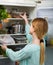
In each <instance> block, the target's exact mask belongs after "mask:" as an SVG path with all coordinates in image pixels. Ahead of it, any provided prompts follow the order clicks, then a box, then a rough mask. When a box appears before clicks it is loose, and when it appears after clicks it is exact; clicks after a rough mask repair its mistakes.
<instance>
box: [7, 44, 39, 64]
mask: <svg viewBox="0 0 53 65" xmlns="http://www.w3.org/2000/svg"><path fill="white" fill-rule="evenodd" d="M6 54H7V56H8V57H9V58H10V59H11V60H12V61H19V62H20V64H19V65H40V63H39V61H40V60H39V59H40V46H39V45H36V44H28V45H26V46H25V47H24V48H23V49H22V50H20V51H17V52H14V51H13V50H11V49H8V48H7V49H6Z"/></svg>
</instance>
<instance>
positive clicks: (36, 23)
mask: <svg viewBox="0 0 53 65" xmlns="http://www.w3.org/2000/svg"><path fill="white" fill-rule="evenodd" d="M25 20H26V21H27V19H25ZM47 31H48V24H47V21H46V20H45V19H43V18H36V19H34V20H33V21H32V24H31V26H30V34H31V36H32V41H31V44H28V45H26V46H25V47H24V48H23V49H22V50H20V51H16V52H14V51H13V50H11V49H9V48H7V46H5V45H3V46H1V48H2V49H3V50H4V51H6V54H7V56H8V57H9V58H10V59H11V60H12V61H19V62H20V64H19V65H43V64H44V50H45V49H44V41H43V38H44V36H45V34H46V33H47Z"/></svg>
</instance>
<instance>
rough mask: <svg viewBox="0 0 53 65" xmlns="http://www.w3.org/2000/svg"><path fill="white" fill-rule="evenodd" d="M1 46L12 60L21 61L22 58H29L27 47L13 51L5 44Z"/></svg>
mask: <svg viewBox="0 0 53 65" xmlns="http://www.w3.org/2000/svg"><path fill="white" fill-rule="evenodd" d="M1 48H2V49H3V50H4V51H6V55H7V56H8V57H9V58H10V59H11V60H12V61H21V60H23V59H26V58H29V57H30V56H31V53H30V50H29V47H28V46H27V47H24V48H23V49H21V50H20V51H16V52H14V51H13V50H12V49H9V48H7V46H6V45H2V46H1Z"/></svg>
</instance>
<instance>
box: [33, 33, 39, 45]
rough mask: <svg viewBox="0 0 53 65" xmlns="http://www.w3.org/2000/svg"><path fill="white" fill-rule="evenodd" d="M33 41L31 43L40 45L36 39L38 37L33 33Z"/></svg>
mask: <svg viewBox="0 0 53 65" xmlns="http://www.w3.org/2000/svg"><path fill="white" fill-rule="evenodd" d="M32 36H33V41H32V43H34V44H37V45H40V40H39V39H38V37H37V36H36V35H35V34H34V33H33V35H32Z"/></svg>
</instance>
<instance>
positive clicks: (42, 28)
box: [32, 18, 48, 65]
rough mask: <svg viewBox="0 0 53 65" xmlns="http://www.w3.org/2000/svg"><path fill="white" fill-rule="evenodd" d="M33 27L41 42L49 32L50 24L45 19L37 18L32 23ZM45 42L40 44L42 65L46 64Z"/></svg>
mask: <svg viewBox="0 0 53 65" xmlns="http://www.w3.org/2000/svg"><path fill="white" fill-rule="evenodd" d="M32 26H33V27H34V32H35V33H36V35H37V37H38V38H39V39H40V40H41V39H43V37H44V36H45V34H46V33H47V31H48V23H47V21H46V20H45V19H44V18H36V19H34V20H33V21H32ZM44 55H45V49H44V42H40V65H42V64H43V62H44Z"/></svg>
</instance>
